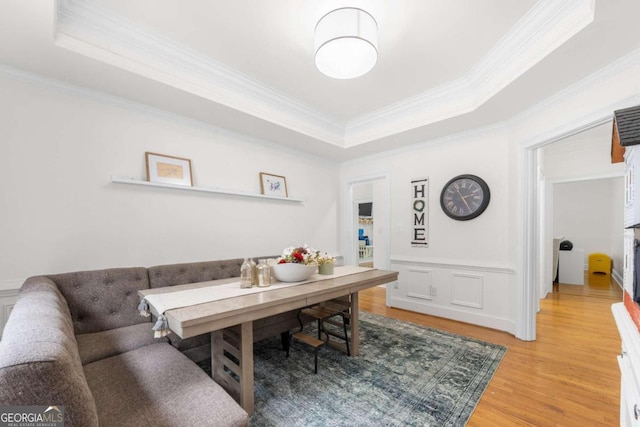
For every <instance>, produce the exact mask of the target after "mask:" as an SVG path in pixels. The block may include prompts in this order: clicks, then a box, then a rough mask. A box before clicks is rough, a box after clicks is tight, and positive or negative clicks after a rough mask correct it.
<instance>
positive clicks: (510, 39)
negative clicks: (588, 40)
mask: <svg viewBox="0 0 640 427" xmlns="http://www.w3.org/2000/svg"><path fill="white" fill-rule="evenodd" d="M593 20H594V4H593V0H570V1H557V0H549V1H539V2H538V3H536V5H535V6H534V7H533V8H532V9H531V10H529V12H527V14H526V15H525V16H523V18H522V19H521V20H520V21H519V22H518V23H517V24H516V25H514V26H513V27H512V28H511V30H510V31H509V32H508V33H507V34H505V35H504V36H503V37H502V38H501V39H500V40H499V41H498V43H497V44H496V45H495V46H494V47H493V48H492V49H491V50H490V51H489V52H488V53H487V55H485V56H484V57H483V58H482V59H481V60H480V61H479V62H478V63H477V64H476V65H475V66H474V67H473V68H472V69H471V70H470V71H469V73H467V75H465V76H464V77H462V78H460V79H458V80H454V81H451V82H449V83H447V84H444V85H442V86H440V87H437V88H434V89H432V90H429V91H426V92H423V93H421V94H418V95H416V96H414V97H411V98H408V99H404V100H402V101H400V102H397V103H395V104H392V105H390V106H388V107H387V108H383V109H379V110H377V111H374V112H372V113H369V114H366V115H363V116H361V117H359V118H358V119H356V120H352V121H350V122H349V123H347V126H346V129H345V134H346V143H345V146H346V147H353V146H357V145H359V144H364V143H366V142H369V141H372V140H375V139H378V138H384V137H388V136H390V135H394V134H397V133H400V132H405V131H408V130H411V129H416V128H418V127H422V126H426V125H429V124H432V123H436V122H438V121H441V120H445V119H449V118H452V117H456V116H459V115H462V114H466V113H469V112H471V111H473V110H475V109H477V108H478V107H480V106H481V105H482V104H484V103H485V102H487V101H488V100H489V99H491V98H492V97H493V96H495V95H496V94H497V93H499V92H500V91H501V90H502V89H504V88H505V87H506V86H507V85H509V84H510V83H512V82H513V81H514V80H516V79H517V78H518V77H520V76H521V75H522V74H524V73H525V72H526V71H527V70H529V69H530V68H531V67H533V66H534V65H535V64H537V63H538V62H539V61H540V60H542V59H543V58H544V57H545V56H547V55H549V54H550V53H551V52H553V51H554V50H555V49H557V48H558V47H559V46H561V45H562V44H564V43H565V42H566V41H568V40H569V39H571V37H573V36H574V35H576V34H577V33H578V32H580V31H581V30H582V29H584V28H585V27H586V26H587V25H589V24H590V23H591V22H593Z"/></svg>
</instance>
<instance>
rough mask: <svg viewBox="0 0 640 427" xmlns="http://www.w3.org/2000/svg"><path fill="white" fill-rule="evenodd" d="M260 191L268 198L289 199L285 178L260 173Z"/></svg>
mask: <svg viewBox="0 0 640 427" xmlns="http://www.w3.org/2000/svg"><path fill="white" fill-rule="evenodd" d="M260 189H261V190H262V194H265V195H267V196H277V197H289V194H288V193H287V180H286V178H285V177H284V176H280V175H273V174H270V173H264V172H260Z"/></svg>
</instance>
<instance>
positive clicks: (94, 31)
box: [55, 0, 594, 148]
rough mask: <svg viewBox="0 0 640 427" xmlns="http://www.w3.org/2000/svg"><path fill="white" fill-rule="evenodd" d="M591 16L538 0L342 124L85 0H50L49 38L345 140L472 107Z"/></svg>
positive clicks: (578, 6)
mask: <svg viewBox="0 0 640 427" xmlns="http://www.w3.org/2000/svg"><path fill="white" fill-rule="evenodd" d="M593 17H594V0H541V1H539V2H537V3H536V4H535V5H534V7H533V8H532V9H531V10H530V11H529V12H528V13H527V14H526V15H525V16H523V18H522V19H521V20H520V21H519V22H518V23H517V24H516V25H514V27H513V28H512V29H511V30H510V31H509V32H508V33H507V34H506V35H505V36H504V37H503V38H502V39H501V40H500V41H499V42H498V43H497V44H496V45H495V46H494V47H493V48H492V49H491V50H490V51H489V53H488V54H487V55H485V56H484V57H483V58H482V59H481V60H480V61H479V62H478V63H477V64H476V65H475V66H474V67H473V68H472V69H471V70H470V71H469V72H468V73H467V74H466V75H465V76H464V77H462V78H459V79H457V80H454V81H451V82H449V83H447V84H445V85H442V86H440V87H437V88H434V89H432V90H429V91H426V92H423V93H421V94H418V95H416V96H413V97H411V98H407V99H404V100H402V101H400V102H397V103H394V104H392V105H389V106H388V107H385V108H382V109H379V110H377V111H374V112H372V113H369V114H366V115H363V116H360V117H358V118H356V119H354V120H352V121H349V122H348V123H346V124H344V123H341V122H340V121H338V120H337V119H334V118H332V117H329V116H327V115H325V114H323V113H321V112H319V111H318V110H315V109H314V108H312V107H310V106H309V105H307V104H305V103H303V102H301V101H299V100H296V99H293V98H291V97H288V96H287V95H285V94H283V93H280V92H278V91H277V90H275V89H273V88H270V87H268V86H265V85H264V84H262V83H261V82H259V81H257V80H255V79H252V78H251V77H249V76H246V75H243V74H242V73H239V72H237V71H236V70H233V69H232V68H230V67H227V66H225V65H224V64H221V63H219V62H216V61H214V60H212V59H211V58H209V57H206V56H205V55H202V54H200V53H199V52H197V51H194V50H193V49H190V48H188V47H186V46H184V45H181V44H179V43H177V42H175V41H173V40H170V39H168V38H166V37H163V36H161V35H159V34H154V33H152V32H150V31H148V30H144V29H141V28H138V27H136V26H135V25H133V24H132V23H131V22H129V21H127V20H125V19H123V18H121V17H119V16H117V15H115V14H113V13H112V12H110V11H108V10H106V9H103V8H100V7H98V6H97V5H94V4H89V3H87V2H82V1H79V0H59V1H58V7H57V16H56V19H57V24H56V35H55V43H56V45H58V46H60V47H64V48H66V49H69V50H72V51H75V52H77V53H80V54H82V55H85V56H88V57H91V58H94V59H97V60H99V61H102V62H105V63H108V64H111V65H113V66H116V67H119V68H122V69H125V70H128V71H131V72H133V73H136V74H139V75H142V76H145V77H147V78H150V79H153V80H156V81H159V82H162V83H164V84H167V85H171V86H173V87H176V88H179V89H181V90H184V91H187V92H189V93H192V94H194V95H197V96H200V97H204V98H206V99H209V100H211V101H213V102H217V103H220V104H223V105H225V106H228V107H230V108H233V109H236V110H238V111H241V112H243V113H246V114H249V115H253V116H255V117H259V118H261V119H263V120H267V121H269V122H272V123H275V124H277V125H279V126H283V127H286V128H289V129H291V130H294V131H296V132H300V133H302V134H305V135H308V136H311V137H313V138H317V139H319V140H322V141H324V142H327V143H330V144H333V145H335V146H338V147H344V148H349V147H354V146H357V145H361V144H364V143H367V142H370V141H373V140H376V139H380V138H383V137H387V136H390V135H393V134H395V133H399V132H403V131H407V130H410V129H415V128H418V127H422V126H426V125H429V124H431V123H435V122H438V121H442V120H445V119H448V118H451V117H455V116H458V115H461V114H465V113H468V112H471V111H473V110H475V109H476V108H478V107H479V106H480V105H482V104H483V103H484V102H486V101H487V100H489V99H490V98H491V97H493V96H494V95H495V94H496V93H498V92H499V91H500V90H502V89H503V88H504V87H505V86H506V85H508V84H509V83H511V82H512V81H513V80H515V79H516V78H518V77H519V76H520V75H522V74H523V73H524V72H526V71H527V70H528V69H529V68H531V67H532V66H533V65H535V64H536V63H537V62H538V61H540V60H541V59H542V58H544V57H545V56H546V55H548V54H549V53H551V52H552V51H553V50H554V49H556V48H557V47H558V46H560V45H562V44H563V43H564V42H566V41H567V40H569V39H570V38H571V37H573V36H574V35H575V34H576V33H577V32H579V31H580V30H582V29H583V28H584V27H585V26H587V25H588V24H589V23H591V22H592V21H593Z"/></svg>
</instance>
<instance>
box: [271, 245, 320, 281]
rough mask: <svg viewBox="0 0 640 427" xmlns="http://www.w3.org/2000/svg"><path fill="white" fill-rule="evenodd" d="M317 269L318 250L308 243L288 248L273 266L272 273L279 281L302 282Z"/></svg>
mask: <svg viewBox="0 0 640 427" xmlns="http://www.w3.org/2000/svg"><path fill="white" fill-rule="evenodd" d="M317 271H318V263H317V261H316V251H314V250H313V249H310V248H308V247H307V245H303V246H299V247H289V248H286V249H285V250H284V251H282V255H281V256H280V257H279V258H278V261H277V264H275V265H272V266H271V273H272V275H273V277H275V279H276V280H278V281H279V282H302V281H304V280H307V279H308V278H309V277H311V276H312V275H313V274H314V273H315V272H317Z"/></svg>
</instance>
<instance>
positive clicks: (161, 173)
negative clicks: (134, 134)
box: [145, 152, 193, 187]
mask: <svg viewBox="0 0 640 427" xmlns="http://www.w3.org/2000/svg"><path fill="white" fill-rule="evenodd" d="M145 156H146V160H147V181H149V182H159V183H162V184H173V185H185V186H188V187H191V186H193V178H192V176H191V160H189V159H183V158H181V157H173V156H166V155H164V154H157V153H149V152H147V153H145Z"/></svg>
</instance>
